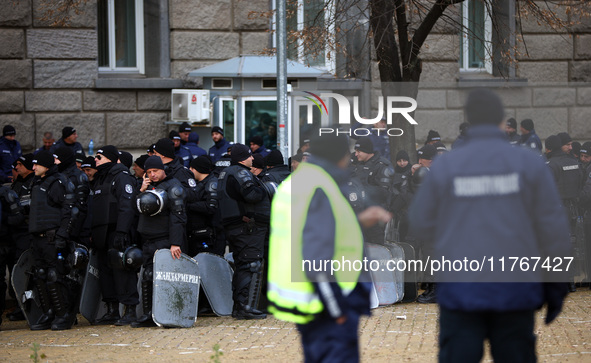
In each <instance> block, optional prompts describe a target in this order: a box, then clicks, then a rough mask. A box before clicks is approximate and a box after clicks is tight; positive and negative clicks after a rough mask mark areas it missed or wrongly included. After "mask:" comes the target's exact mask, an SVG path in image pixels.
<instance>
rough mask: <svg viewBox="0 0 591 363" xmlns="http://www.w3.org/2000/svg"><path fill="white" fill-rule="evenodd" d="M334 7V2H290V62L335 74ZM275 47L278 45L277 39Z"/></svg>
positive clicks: (310, 0) (288, 12)
mask: <svg viewBox="0 0 591 363" xmlns="http://www.w3.org/2000/svg"><path fill="white" fill-rule="evenodd" d="M275 5H276V3H275V1H274V2H273V6H275ZM334 6H335V5H334V1H331V0H287V9H286V10H287V14H286V15H287V19H286V21H287V57H288V58H289V59H291V60H294V61H296V62H299V63H303V64H306V65H308V66H311V67H316V68H320V69H324V70H326V71H328V72H330V73H333V74H334V72H335V52H334V47H335V26H334V17H335V16H334ZM275 8H276V7H275ZM273 24H274V25H273V26H275V22H274V23H273ZM273 44H274V46H276V38H275V37H273Z"/></svg>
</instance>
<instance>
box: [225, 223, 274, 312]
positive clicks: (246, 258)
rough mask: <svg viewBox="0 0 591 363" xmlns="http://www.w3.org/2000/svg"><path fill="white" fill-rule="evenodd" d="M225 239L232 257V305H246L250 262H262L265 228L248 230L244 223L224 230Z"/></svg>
mask: <svg viewBox="0 0 591 363" xmlns="http://www.w3.org/2000/svg"><path fill="white" fill-rule="evenodd" d="M225 232H226V238H227V239H228V242H229V243H230V248H231V249H232V255H233V257H234V265H235V266H236V267H235V269H234V277H233V278H232V297H233V298H234V304H242V305H246V304H247V302H248V290H249V286H250V281H251V279H252V271H251V270H250V268H249V264H250V263H251V262H256V261H260V262H261V263H262V262H263V256H264V244H265V234H266V233H267V228H265V227H263V226H259V225H256V226H254V227H253V228H252V229H249V228H248V227H247V225H246V223H245V224H244V225H242V226H234V227H233V228H226V230H225Z"/></svg>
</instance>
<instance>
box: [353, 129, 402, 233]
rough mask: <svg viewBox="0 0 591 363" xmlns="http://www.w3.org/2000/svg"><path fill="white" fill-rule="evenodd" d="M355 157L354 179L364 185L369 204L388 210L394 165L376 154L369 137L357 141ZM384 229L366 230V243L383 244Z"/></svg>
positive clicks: (382, 227) (376, 227)
mask: <svg viewBox="0 0 591 363" xmlns="http://www.w3.org/2000/svg"><path fill="white" fill-rule="evenodd" d="M355 157H356V159H357V163H356V164H355V165H354V166H353V177H354V178H357V179H359V181H360V182H361V184H362V185H363V188H364V189H365V192H366V198H367V200H368V203H369V204H371V205H379V206H381V207H383V208H388V207H389V206H390V191H391V186H392V177H393V176H394V168H392V164H390V161H388V159H386V158H384V157H380V156H379V155H378V154H377V153H376V152H375V150H374V146H373V143H372V141H371V140H370V139H369V138H368V137H360V138H359V139H357V142H356V143H355ZM384 227H385V226H380V225H377V226H373V227H372V228H371V229H364V231H363V235H364V237H365V238H366V241H367V242H372V243H383V242H384Z"/></svg>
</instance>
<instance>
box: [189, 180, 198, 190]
mask: <svg viewBox="0 0 591 363" xmlns="http://www.w3.org/2000/svg"><path fill="white" fill-rule="evenodd" d="M189 186H190V187H191V188H195V187H196V186H197V182H195V179H193V178H190V179H189Z"/></svg>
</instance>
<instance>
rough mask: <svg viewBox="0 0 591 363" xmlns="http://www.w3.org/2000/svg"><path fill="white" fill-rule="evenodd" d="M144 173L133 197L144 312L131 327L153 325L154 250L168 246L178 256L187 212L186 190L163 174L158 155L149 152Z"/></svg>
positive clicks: (175, 256) (162, 165) (173, 179)
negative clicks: (134, 200)
mask: <svg viewBox="0 0 591 363" xmlns="http://www.w3.org/2000/svg"><path fill="white" fill-rule="evenodd" d="M144 166H145V170H146V177H145V178H144V182H143V184H142V187H141V189H140V192H141V193H140V194H139V195H138V196H137V197H136V207H137V208H138V211H139V212H140V213H141V215H140V219H139V224H138V232H140V234H141V236H142V240H143V246H142V251H143V258H144V263H143V267H144V273H143V276H142V305H143V308H144V315H142V316H141V317H139V318H138V319H137V321H135V322H133V323H131V326H132V327H134V328H140V327H150V326H155V325H156V324H155V323H154V320H152V286H153V285H152V281H153V271H154V262H153V258H154V252H156V250H159V249H162V248H170V252H171V254H172V257H173V258H180V257H181V247H180V244H181V243H182V241H183V239H184V238H185V229H186V223H187V215H186V213H185V199H186V192H185V189H184V188H183V186H182V185H181V183H180V182H179V181H178V180H177V179H175V178H173V177H172V176H171V175H167V174H166V172H165V171H164V164H163V163H162V159H161V158H160V157H158V156H150V157H149V158H148V159H147V160H146V162H145V164H144Z"/></svg>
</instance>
